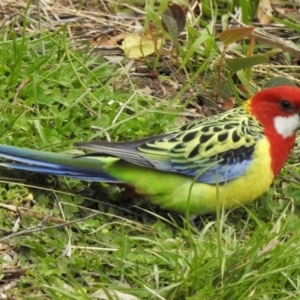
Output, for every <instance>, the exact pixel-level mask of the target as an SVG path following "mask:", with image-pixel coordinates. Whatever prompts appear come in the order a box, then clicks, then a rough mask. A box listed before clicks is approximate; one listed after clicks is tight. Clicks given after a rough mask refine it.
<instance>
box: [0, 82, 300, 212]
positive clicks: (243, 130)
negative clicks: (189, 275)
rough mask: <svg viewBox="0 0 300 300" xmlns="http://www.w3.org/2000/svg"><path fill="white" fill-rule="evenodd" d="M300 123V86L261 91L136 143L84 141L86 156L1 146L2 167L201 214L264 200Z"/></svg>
mask: <svg viewBox="0 0 300 300" xmlns="http://www.w3.org/2000/svg"><path fill="white" fill-rule="evenodd" d="M299 127H300V89H299V88H296V87H290V86H279V87H274V88H270V89H266V90H263V91H261V92H258V93H257V94H256V95H254V96H253V97H252V98H250V99H249V100H248V101H246V102H244V103H243V105H242V106H240V107H238V108H235V109H232V110H230V111H226V112H223V113H221V114H219V115H216V116H213V117H210V118H206V119H201V120H199V121H196V122H192V123H189V124H186V125H184V126H182V127H180V128H179V129H176V130H174V131H171V132H168V133H164V134H161V135H157V136H151V137H147V138H144V139H141V140H137V141H132V142H104V141H91V142H87V143H84V142H78V143H75V146H78V147H79V148H84V149H88V150H92V151H94V152H93V153H91V154H87V155H86V156H83V157H72V156H70V155H66V154H55V153H50V152H42V151H35V150H27V149H22V148H17V147H11V146H6V145H0V157H2V159H3V161H2V162H1V164H0V165H1V166H5V167H9V168H13V169H21V170H29V171H33V172H39V173H44V174H50V175H59V176H67V177H73V178H77V179H81V180H87V181H102V182H108V183H114V184H115V183H120V184H122V185H123V184H124V183H125V184H126V185H128V186H131V187H133V188H134V190H135V192H136V193H137V194H138V195H143V196H146V197H148V198H149V199H150V201H152V202H153V203H154V204H156V205H159V206H161V207H162V208H165V209H169V210H173V211H177V212H180V213H185V212H186V211H187V210H189V212H190V214H193V215H199V214H205V213H208V212H214V211H215V210H216V207H224V208H229V207H234V206H238V205H241V204H246V203H248V202H251V201H253V200H255V199H256V198H258V197H259V196H260V195H262V194H263V193H264V191H266V190H267V189H268V188H269V186H270V185H271V183H272V181H273V180H274V178H275V176H276V175H277V174H278V173H279V171H280V170H281V169H282V167H283V165H284V163H285V162H286V160H287V158H288V155H289V153H290V151H291V149H292V147H293V145H294V142H295V138H296V130H297V129H298V128H299Z"/></svg>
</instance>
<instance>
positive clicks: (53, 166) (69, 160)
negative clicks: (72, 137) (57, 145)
mask: <svg viewBox="0 0 300 300" xmlns="http://www.w3.org/2000/svg"><path fill="white" fill-rule="evenodd" d="M0 158H2V159H4V160H3V161H0V166H2V167H7V168H11V169H16V170H24V171H31V172H37V173H42V174H47V175H54V176H66V177H71V178H75V179H79V180H85V181H102V182H111V183H112V182H113V183H119V181H118V180H116V179H115V178H114V177H112V176H110V175H109V174H107V173H106V172H105V171H103V170H102V166H103V164H104V163H103V162H101V161H100V160H99V159H98V158H96V157H93V158H91V157H77V158H76V157H73V156H71V155H67V154H56V153H51V152H43V151H36V150H28V149H23V148H18V147H12V146H6V145H0Z"/></svg>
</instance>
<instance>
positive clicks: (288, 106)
mask: <svg viewBox="0 0 300 300" xmlns="http://www.w3.org/2000/svg"><path fill="white" fill-rule="evenodd" d="M279 104H280V106H281V108H282V109H283V110H284V111H289V112H290V111H294V109H295V106H294V105H293V104H292V103H291V102H290V101H288V100H281V101H280V102H279Z"/></svg>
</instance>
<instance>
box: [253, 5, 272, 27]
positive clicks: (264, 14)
mask: <svg viewBox="0 0 300 300" xmlns="http://www.w3.org/2000/svg"><path fill="white" fill-rule="evenodd" d="M272 13H273V8H272V5H271V2H270V0H260V1H259V4H258V7H257V18H258V20H259V23H260V24H262V25H268V24H270V23H271V21H272V16H273V14H272Z"/></svg>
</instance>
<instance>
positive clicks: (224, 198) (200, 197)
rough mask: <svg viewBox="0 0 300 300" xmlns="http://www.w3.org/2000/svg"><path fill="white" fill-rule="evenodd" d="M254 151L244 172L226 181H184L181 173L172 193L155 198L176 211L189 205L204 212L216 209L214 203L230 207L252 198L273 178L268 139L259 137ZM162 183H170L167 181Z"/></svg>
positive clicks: (201, 212) (263, 190)
mask: <svg viewBox="0 0 300 300" xmlns="http://www.w3.org/2000/svg"><path fill="white" fill-rule="evenodd" d="M253 155H254V157H253V162H252V163H251V165H250V166H249V168H248V170H247V172H246V173H245V174H244V175H243V176H241V177H239V178H237V179H234V180H232V181H230V182H229V183H228V184H223V185H219V186H213V185H209V184H203V183H197V182H195V183H191V180H190V179H188V178H187V179H186V180H185V181H184V182H183V181H182V176H180V180H178V182H177V183H175V185H176V184H177V186H176V187H175V186H174V191H173V193H171V194H170V195H169V197H167V198H166V195H165V196H164V197H163V198H164V203H162V202H161V200H159V199H158V198H157V201H154V202H157V204H159V205H160V206H163V207H164V208H166V209H170V210H176V211H179V212H182V211H186V210H187V208H188V207H189V211H190V213H191V214H205V213H209V212H215V211H216V208H217V207H220V208H222V207H224V208H230V207H235V206H239V205H241V204H246V203H249V202H252V201H254V200H255V199H256V198H258V197H259V196H261V195H262V194H263V193H264V192H265V191H266V190H267V189H268V188H269V186H270V185H271V183H272V181H273V179H274V174H273V172H272V170H271V157H270V154H269V142H268V141H267V139H262V140H260V141H259V142H258V143H257V144H256V146H255V151H254V154H253ZM161 179H162V180H163V178H161ZM162 180H161V182H163V181H162ZM173 180H174V178H173ZM165 184H169V183H168V181H167V182H166V183H165ZM188 191H190V193H188ZM180 199H181V200H180Z"/></svg>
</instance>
